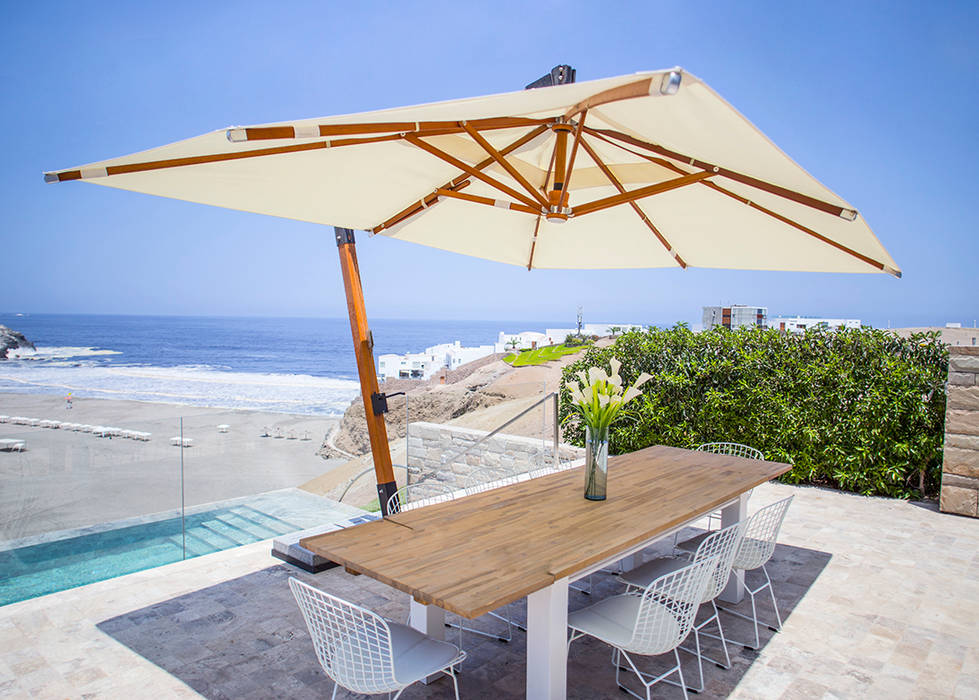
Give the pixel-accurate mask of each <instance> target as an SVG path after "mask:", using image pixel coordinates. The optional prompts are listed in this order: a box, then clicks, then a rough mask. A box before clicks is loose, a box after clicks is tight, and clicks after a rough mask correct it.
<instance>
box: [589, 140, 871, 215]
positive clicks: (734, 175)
mask: <svg viewBox="0 0 979 700" xmlns="http://www.w3.org/2000/svg"><path fill="white" fill-rule="evenodd" d="M585 130H586V131H587V132H588V133H589V134H603V135H606V136H609V137H610V138H614V139H618V140H620V141H623V142H625V143H628V144H632V145H633V146H637V147H639V148H642V149H645V150H648V151H652V152H653V153H658V154H660V155H661V156H666V157H667V158H671V159H673V160H675V161H679V162H681V163H687V164H689V165H692V166H694V167H697V168H701V169H703V170H711V171H714V172H716V174H718V175H721V176H722V177H726V178H728V179H729V180H734V181H736V182H740V183H741V184H743V185H748V186H749V187H754V188H755V189H759V190H763V191H765V192H768V193H770V194H774V195H777V196H779V197H782V198H784V199H789V200H791V201H793V202H796V203H798V204H803V205H805V206H807V207H811V208H813V209H818V210H819V211H823V212H826V213H827V214H833V215H834V216H839V217H841V218H844V219H847V218H849V216H848V215H849V214H852V215H854V216H855V215H856V212H853V210H851V209H846V208H844V207H841V206H839V205H837V204H830V203H829V202H824V201H822V200H821V199H816V198H815V197H810V196H809V195H806V194H802V193H801V192H796V191H795V190H790V189H788V188H787V187H782V186H780V185H774V184H772V183H770V182H765V181H764V180H759V179H758V178H755V177H751V176H750V175H745V174H743V173H739V172H736V171H734V170H729V169H728V168H723V167H721V166H719V165H714V164H713V163H707V162H706V161H702V160H698V159H697V158H693V157H691V156H687V155H684V154H682V153H677V152H676V151H672V150H670V149H668V148H664V147H663V146H658V145H656V144H653V143H648V142H646V141H642V140H640V139H637V138H634V137H632V136H629V135H628V134H623V133H621V132H619V131H614V130H612V129H591V128H586V129H585Z"/></svg>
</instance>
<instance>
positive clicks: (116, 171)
mask: <svg viewBox="0 0 979 700" xmlns="http://www.w3.org/2000/svg"><path fill="white" fill-rule="evenodd" d="M531 121H534V122H535V123H537V122H539V121H540V120H531ZM447 123H448V124H450V125H451V126H448V127H445V128H441V129H433V130H430V131H428V132H426V133H425V135H426V136H444V135H448V134H461V133H464V132H465V130H464V129H463V128H462V127H460V126H459V125H458V122H447ZM277 128H279V127H277ZM281 128H289V129H291V128H292V127H281ZM499 128H503V127H499ZM537 128H538V129H539V130H540V131H538V132H537V133H542V132H544V131H546V130H547V126H546V125H544V126H538V127H537ZM535 131H536V130H535ZM535 135H536V134H535ZM405 136H406V134H402V133H397V134H385V135H383V136H369V137H363V138H347V139H333V140H329V141H312V142H309V143H294V144H289V145H286V146H272V147H269V148H255V149H251V150H247V151H236V152H233V153H210V154H206V155H199V156H186V157H183V158H168V159H163V160H151V161H143V162H141V163H124V164H121V165H110V166H108V167H106V168H105V175H106V176H111V175H127V174H130V173H140V172H147V171H151V170H165V169H167V168H180V167H186V166H188V165H204V164H208V163H223V162H227V161H232V160H241V159H244V158H259V157H262V156H277V155H284V154H288V153H302V152H304V151H317V150H320V149H325V148H342V147H344V146H362V145H365V144H371V143H383V142H387V141H399V140H402V139H404V138H405ZM490 162H492V161H490ZM484 167H485V166H484ZM55 175H56V176H57V181H58V182H69V181H72V180H82V179H86V178H83V176H82V169H81V168H78V169H75V170H65V171H62V172H59V173H55Z"/></svg>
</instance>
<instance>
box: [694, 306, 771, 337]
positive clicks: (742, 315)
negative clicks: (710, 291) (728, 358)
mask: <svg viewBox="0 0 979 700" xmlns="http://www.w3.org/2000/svg"><path fill="white" fill-rule="evenodd" d="M703 325H704V330H705V331H709V330H710V329H711V328H715V327H717V326H723V327H724V328H729V329H731V330H734V329H735V328H742V327H745V326H747V327H758V328H767V327H768V307H767V306H745V305H744V304H731V306H705V307H704V315H703Z"/></svg>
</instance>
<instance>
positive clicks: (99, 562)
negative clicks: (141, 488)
mask: <svg viewBox="0 0 979 700" xmlns="http://www.w3.org/2000/svg"><path fill="white" fill-rule="evenodd" d="M184 524H185V526H186V556H185V553H184V536H183V534H182V533H181V520H180V518H170V519H167V520H159V521H156V522H151V523H143V524H139V525H132V526H129V527H122V528H118V529H114V530H108V531H106V532H99V533H94V534H89V535H80V536H77V537H71V538H68V539H63V540H56V541H54V542H45V543H43V544H36V545H31V546H29V547H20V548H18V549H10V550H7V551H4V552H0V605H7V604H8V603H15V602H17V601H19V600H26V599H28V598H35V597H37V596H41V595H45V594H47V593H54V592H56V591H64V590H67V589H69V588H75V587H76V586H84V585H85V584H87V583H94V582H95V581H104V580H105V579H110V578H114V577H116V576H122V575H123V574H131V573H133V572H135V571H142V570H143V569H149V568H152V567H154V566H161V565H163V564H171V563H173V562H176V561H180V560H182V559H185V558H186V559H190V558H192V557H199V556H201V555H203V554H211V553H212V552H219V551H222V550H225V549H231V548H232V547H239V546H241V545H243V544H250V543H252V542H258V541H260V540H264V539H268V538H270V537H276V536H278V535H282V534H285V533H287V532H295V531H296V530H301V529H302V528H301V527H300V526H298V525H295V524H293V523H290V522H288V521H286V520H283V519H281V518H277V517H275V516H272V515H267V514H265V513H262V512H261V511H258V510H256V509H254V508H252V507H250V506H247V505H234V506H228V507H226V508H220V509H216V510H209V511H206V512H203V513H194V514H193V515H187V516H186V518H185V519H184Z"/></svg>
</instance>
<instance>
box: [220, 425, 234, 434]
mask: <svg viewBox="0 0 979 700" xmlns="http://www.w3.org/2000/svg"><path fill="white" fill-rule="evenodd" d="M230 429H231V426H230V425H228V424H226V423H222V424H221V425H219V426H218V432H219V433H226V432H228V431H229V430H230Z"/></svg>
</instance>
